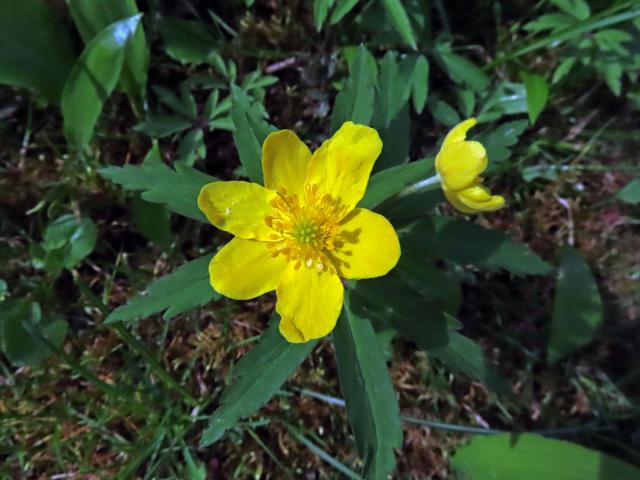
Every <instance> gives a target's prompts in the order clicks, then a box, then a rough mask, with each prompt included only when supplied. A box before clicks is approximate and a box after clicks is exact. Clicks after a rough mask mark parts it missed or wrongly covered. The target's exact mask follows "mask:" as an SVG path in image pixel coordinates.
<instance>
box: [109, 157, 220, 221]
mask: <svg viewBox="0 0 640 480" xmlns="http://www.w3.org/2000/svg"><path fill="white" fill-rule="evenodd" d="M98 173H99V174H100V175H102V176H103V177H104V178H106V179H108V180H111V181H112V182H114V183H117V184H118V185H120V186H122V188H124V189H125V190H133V191H142V198H143V199H145V200H147V201H148V202H151V203H161V204H164V205H166V206H167V208H169V210H171V211H172V212H175V213H179V214H180V215H184V216H185V217H189V218H193V219H194V220H199V221H201V222H207V218H206V217H205V216H204V214H203V213H202V212H201V211H200V209H199V208H198V194H199V193H200V190H201V189H202V187H203V186H204V185H206V184H207V183H211V182H215V181H216V180H217V179H216V178H215V177H211V176H210V175H207V174H206V173H203V172H201V171H199V170H195V169H193V168H191V167H187V166H186V165H182V164H179V163H177V164H175V170H174V169H172V168H171V167H169V166H167V165H165V164H164V163H162V162H153V163H152V164H148V163H143V164H142V165H125V166H123V167H105V168H101V169H99V170H98Z"/></svg>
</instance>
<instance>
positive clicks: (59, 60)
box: [0, 0, 76, 102]
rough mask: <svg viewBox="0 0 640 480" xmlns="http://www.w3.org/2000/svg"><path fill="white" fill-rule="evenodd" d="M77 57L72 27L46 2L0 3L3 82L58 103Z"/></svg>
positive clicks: (21, 0)
mask: <svg viewBox="0 0 640 480" xmlns="http://www.w3.org/2000/svg"><path fill="white" fill-rule="evenodd" d="M75 60H76V57H75V54H74V52H73V45H72V40H71V35H70V34H69V30H68V29H67V27H66V26H65V25H64V23H63V21H62V19H61V18H59V17H58V16H57V15H56V14H55V13H54V12H53V11H52V9H51V8H50V7H49V6H48V5H47V3H46V2H43V1H41V0H20V1H3V2H0V65H1V67H0V84H5V85H17V86H20V87H26V88H31V89H34V90H35V91H37V92H38V93H40V94H41V95H42V96H43V97H44V98H45V99H46V100H47V101H49V102H58V101H59V100H60V97H61V95H62V89H63V88H64V84H65V81H66V80H67V76H68V75H69V72H70V71H71V68H72V66H73V63H74V62H75Z"/></svg>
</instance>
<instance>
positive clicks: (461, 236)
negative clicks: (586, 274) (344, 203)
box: [403, 215, 553, 275]
mask: <svg viewBox="0 0 640 480" xmlns="http://www.w3.org/2000/svg"><path fill="white" fill-rule="evenodd" d="M403 238H404V239H405V242H406V244H407V246H410V247H411V248H412V249H413V251H414V252H415V253H417V254H418V255H422V256H424V257H425V258H430V259H434V260H435V259H441V258H443V259H446V260H450V261H452V262H455V263H458V264H460V265H467V264H472V265H476V266H478V267H480V268H484V269H487V270H490V271H494V270H499V269H505V270H508V271H510V272H511V273H513V274H515V275H548V274H549V273H551V272H552V271H553V269H552V267H551V266H550V265H549V264H548V263H546V262H544V261H543V260H542V259H541V258H540V257H538V256H537V255H536V254H535V253H533V252H532V251H531V250H530V249H529V247H527V246H526V245H523V244H518V243H514V242H513V241H512V240H511V239H510V238H509V236H507V235H506V234H505V233H503V232H499V231H496V230H488V229H486V228H484V227H481V226H480V225H476V224H475V223H471V222H468V221H466V220H462V219H459V218H451V217H442V216H438V215H429V216H427V217H425V218H423V219H422V220H420V221H419V222H417V223H416V224H414V225H413V226H412V227H411V228H410V229H409V230H408V231H407V232H406V233H405V234H404V235H403ZM470 242H471V243H470Z"/></svg>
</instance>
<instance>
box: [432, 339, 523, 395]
mask: <svg viewBox="0 0 640 480" xmlns="http://www.w3.org/2000/svg"><path fill="white" fill-rule="evenodd" d="M427 351H428V352H429V353H430V354H432V355H434V356H435V357H437V358H438V359H440V360H441V361H442V362H443V363H444V364H445V365H447V366H448V367H449V368H451V369H452V370H454V371H457V372H461V373H465V374H467V375H469V376H470V377H473V378H475V379H477V380H480V381H481V382H482V383H483V384H484V385H486V386H487V387H488V388H489V389H490V390H492V391H494V392H496V393H502V394H504V393H507V392H509V390H510V388H509V384H508V383H507V382H506V381H505V380H504V379H503V378H502V377H501V376H500V374H499V373H498V370H497V369H496V367H495V366H494V365H493V364H492V363H491V362H490V361H489V360H487V358H486V357H485V355H484V351H483V350H482V347H480V345H478V344H477V343H476V342H474V341H473V340H471V339H470V338H468V337H465V336H464V335H462V334H460V333H458V332H454V331H449V341H448V342H447V344H446V345H442V346H436V347H432V348H429V349H427Z"/></svg>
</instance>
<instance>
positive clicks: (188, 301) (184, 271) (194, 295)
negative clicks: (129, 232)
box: [106, 255, 220, 323]
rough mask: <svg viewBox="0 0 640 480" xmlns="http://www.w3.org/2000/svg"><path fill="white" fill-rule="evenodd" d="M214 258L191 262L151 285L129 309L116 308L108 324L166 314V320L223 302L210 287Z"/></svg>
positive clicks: (164, 318)
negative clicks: (214, 301) (211, 265)
mask: <svg viewBox="0 0 640 480" xmlns="http://www.w3.org/2000/svg"><path fill="white" fill-rule="evenodd" d="M211 258H212V255H205V256H204V257H200V258H197V259H196V260H191V261H190V262H187V263H185V264H184V265H182V266H180V267H178V268H177V269H176V270H174V271H173V272H172V273H170V274H169V275H165V276H164V277H162V278H159V279H158V280H156V281H154V282H153V283H151V284H150V285H149V286H148V287H147V289H146V290H145V291H144V292H143V293H142V294H140V295H137V296H135V297H133V298H132V299H131V300H129V301H128V302H127V304H126V305H123V306H121V307H118V308H116V309H115V310H114V311H113V312H111V314H110V315H109V316H108V317H107V320H106V321H107V323H113V322H123V321H124V322H131V321H134V320H138V319H140V318H146V317H149V316H151V315H154V314H156V313H160V312H164V313H163V315H162V318H163V320H169V319H171V318H173V317H175V316H176V315H178V314H180V313H183V312H185V311H187V310H190V309H192V308H196V307H200V306H202V305H204V304H206V303H209V302H211V301H213V300H217V299H219V298H220V295H219V294H218V293H217V292H216V291H215V290H213V288H211V285H210V284H209V262H210V261H211Z"/></svg>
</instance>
